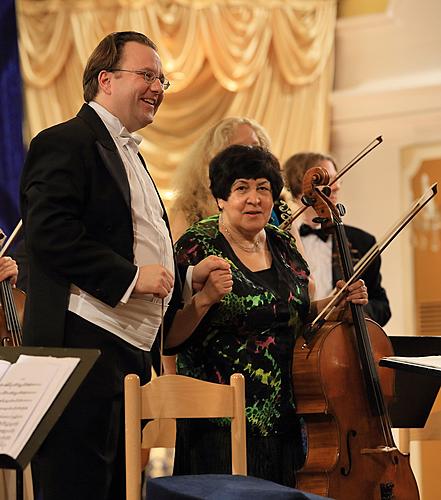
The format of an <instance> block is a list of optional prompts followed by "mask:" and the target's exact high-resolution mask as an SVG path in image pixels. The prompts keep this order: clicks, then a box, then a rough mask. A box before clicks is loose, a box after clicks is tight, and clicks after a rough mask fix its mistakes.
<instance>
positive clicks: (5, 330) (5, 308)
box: [0, 221, 25, 347]
mask: <svg viewBox="0 0 441 500" xmlns="http://www.w3.org/2000/svg"><path fill="white" fill-rule="evenodd" d="M20 228H21V221H20V222H19V224H18V225H17V227H16V228H15V230H14V232H13V233H12V234H11V236H10V237H9V239H8V241H7V242H6V243H5V245H4V246H3V248H2V249H1V251H0V257H3V255H4V254H5V252H6V250H7V249H8V248H9V246H10V244H11V243H12V241H13V239H14V237H15V236H16V234H17V233H18V231H19V230H20ZM0 232H2V231H1V229H0ZM24 305H25V294H24V292H22V291H21V290H19V289H18V288H15V287H12V285H11V281H10V280H9V278H7V279H5V280H3V281H0V345H1V346H2V347H18V346H20V345H21V344H22V339H23V334H22V328H21V325H22V323H23V312H24Z"/></svg>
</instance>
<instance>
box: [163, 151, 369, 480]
mask: <svg viewBox="0 0 441 500" xmlns="http://www.w3.org/2000/svg"><path fill="white" fill-rule="evenodd" d="M209 175H210V188H211V192H212V194H213V197H214V199H215V200H216V205H217V206H218V208H219V211H220V214H216V215H213V216H211V217H208V218H206V219H203V220H201V221H199V222H197V223H195V224H194V225H193V226H191V227H190V228H189V229H188V230H187V231H186V232H185V233H184V235H183V236H182V237H181V238H180V239H179V240H178V241H177V243H176V254H177V259H178V263H179V264H181V265H195V264H197V263H198V262H201V261H202V260H203V259H205V258H206V256H207V255H216V256H218V257H219V258H223V259H225V260H226V261H228V263H229V264H230V272H227V270H218V271H213V272H212V273H211V274H210V276H209V278H208V280H207V282H206V283H205V285H204V287H203V288H202V289H201V290H200V291H199V292H198V293H196V294H195V295H194V296H193V301H192V303H191V304H188V305H187V306H185V307H184V308H183V309H181V310H180V311H179V312H178V313H177V314H176V316H175V318H174V321H173V323H172V325H171V328H170V331H169V332H168V335H167V339H166V348H168V349H169V352H170V353H176V352H177V353H178V361H177V367H178V373H179V374H182V375H187V376H190V377H195V378H199V379H202V380H207V381H210V382H215V383H221V384H228V383H229V382H228V381H229V378H230V376H231V375H232V374H233V373H235V372H238V373H242V374H243V375H244V376H245V388H246V389H245V398H246V416H247V460H248V473H249V474H250V475H252V476H256V477H261V478H264V479H269V480H272V481H275V482H278V483H281V484H285V485H288V486H294V485H295V471H296V469H298V468H299V467H300V466H301V464H302V463H303V458H304V454H303V453H304V452H303V444H302V440H301V435H300V424H299V420H298V417H297V415H296V410H295V387H294V389H293V387H292V376H291V375H292V371H291V370H292V361H293V359H292V358H293V352H294V344H295V341H296V338H297V337H298V336H299V335H301V334H302V332H303V331H304V328H305V327H306V325H307V323H308V321H309V319H310V318H314V317H315V315H316V313H317V312H318V311H319V310H321V308H322V307H323V305H324V304H325V303H326V302H327V300H323V301H321V302H320V303H317V302H314V303H313V304H310V298H309V290H308V281H309V278H308V276H309V270H308V266H307V264H306V262H305V260H304V259H303V258H302V256H301V254H300V253H299V252H298V250H297V247H296V242H295V240H294V238H293V237H292V236H291V235H290V234H289V233H288V232H286V231H282V230H280V229H279V228H277V227H276V226H274V225H272V224H268V221H269V219H270V216H271V212H272V209H273V203H274V200H275V199H278V197H279V195H280V192H281V190H282V187H283V179H282V176H281V172H280V165H279V162H278V160H277V159H276V158H275V156H274V155H272V154H271V153H270V152H269V151H267V150H265V149H263V148H260V147H248V146H242V145H233V146H230V147H228V148H226V149H225V150H223V151H221V152H220V153H219V154H218V155H216V156H215V157H214V158H213V159H212V160H211V162H210V168H209ZM342 285H343V282H341V281H340V282H339V286H342ZM348 301H352V302H354V303H358V304H366V303H367V292H366V287H365V286H364V284H363V282H362V281H361V280H359V281H357V282H355V283H354V284H353V285H351V286H350V287H349V292H348V294H347V296H346V298H345V304H346V303H347V302H348ZM345 304H341V305H340V307H342V308H344V307H345ZM294 362H295V360H294ZM293 390H294V392H293ZM228 426H229V421H228V419H218V420H210V421H206V420H202V421H198V420H196V421H194V420H193V419H191V420H188V421H186V420H184V421H179V423H178V432H177V440H176V453H175V469H174V473H175V474H213V473H229V472H230V471H231V448H230V433H229V429H228ZM189 449H190V450H191V453H189V451H188V450H189Z"/></svg>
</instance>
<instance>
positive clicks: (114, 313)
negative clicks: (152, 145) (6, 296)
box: [68, 102, 174, 350]
mask: <svg viewBox="0 0 441 500" xmlns="http://www.w3.org/2000/svg"><path fill="white" fill-rule="evenodd" d="M89 106H91V107H92V108H93V109H94V110H95V111H96V112H97V114H98V115H99V117H100V118H101V120H102V121H103V122H104V125H105V126H106V128H107V130H108V131H109V133H110V135H111V136H112V139H113V140H114V141H115V144H116V147H117V149H118V152H119V154H120V156H121V159H122V161H123V164H124V167H125V169H126V174H127V178H128V181H129V186H130V196H131V210H132V221H133V236H134V243H133V252H134V264H135V265H137V266H138V267H139V266H144V265H149V264H160V265H162V266H164V267H165V268H167V269H169V270H170V271H171V272H172V273H174V260H173V248H172V242H171V240H170V235H169V232H168V229H167V226H166V224H165V221H164V219H163V215H164V212H163V209H162V206H161V203H160V200H159V197H158V194H157V192H156V189H155V187H154V184H153V181H152V179H151V178H150V176H149V174H148V173H147V171H146V169H145V168H144V165H143V164H142V162H141V160H140V158H139V156H138V144H139V143H140V142H141V138H140V136H137V135H136V134H130V133H129V132H128V131H127V130H126V129H125V127H124V126H123V125H122V123H121V122H120V120H119V119H118V118H117V117H116V116H114V115H112V114H111V113H110V112H109V111H107V110H106V109H105V108H104V107H103V106H101V105H99V104H98V103H96V102H90V103H89ZM138 272H139V271H138ZM137 277H138V273H137V274H136V276H135V278H134V280H133V282H132V283H131V285H130V287H129V288H128V290H127V291H126V293H125V294H124V296H123V297H122V298H121V301H120V303H119V304H117V306H116V307H110V306H109V305H107V304H105V303H104V302H101V301H100V300H98V299H96V298H95V297H93V296H92V295H90V294H88V293H87V292H85V291H84V290H81V289H79V288H78V287H76V286H74V285H71V288H70V299H69V306H68V309H69V311H71V312H73V313H75V314H78V315H79V316H81V317H82V318H84V319H86V320H87V321H90V322H91V323H94V324H95V325H98V326H99V327H101V328H104V329H105V330H107V331H109V332H111V333H113V334H115V335H117V336H118V337H120V338H122V339H123V340H125V341H127V342H129V343H130V344H132V345H134V346H136V347H138V348H140V349H143V350H150V348H151V346H152V344H153V341H154V340H155V336H156V333H157V331H158V328H159V326H160V325H161V322H162V306H161V299H160V298H157V297H154V296H153V295H152V294H134V293H132V290H133V288H134V286H135V283H136V280H137ZM170 298H171V292H170V294H169V295H168V296H167V297H166V298H165V299H164V312H165V309H166V308H167V305H168V303H169V301H170Z"/></svg>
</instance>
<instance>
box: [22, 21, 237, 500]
mask: <svg viewBox="0 0 441 500" xmlns="http://www.w3.org/2000/svg"><path fill="white" fill-rule="evenodd" d="M168 87H169V82H168V80H167V78H166V77H165V76H164V73H163V70H162V63H161V59H160V57H159V54H158V50H157V48H156V45H155V44H154V43H153V42H152V41H151V40H150V39H149V38H148V37H146V36H145V35H143V34H142V33H137V32H133V31H124V32H117V33H112V34H110V35H108V36H106V37H105V38H104V39H103V40H102V41H101V42H100V43H99V44H98V46H97V47H96V48H95V49H94V51H93V52H92V54H91V56H90V57H89V60H88V62H87V64H86V67H85V70H84V74H83V94H84V100H85V104H84V105H83V106H82V108H81V110H80V111H79V113H78V115H77V116H76V117H75V118H72V119H71V120H69V121H67V122H65V123H62V124H59V125H55V126H54V127H51V128H49V129H46V130H43V131H42V132H40V133H39V134H38V135H37V136H36V137H35V138H34V139H33V140H32V142H31V144H30V147H29V152H28V155H27V158H26V162H25V166H24V169H23V174H22V179H21V189H20V196H21V210H22V216H23V224H24V236H25V242H26V253H27V257H28V262H29V280H28V285H29V286H28V290H27V299H26V307H25V321H24V334H23V340H24V345H31V346H47V347H71V348H93V349H99V350H100V353H101V354H100V356H99V358H98V360H97V361H96V363H95V365H94V366H93V368H92V370H91V371H90V373H89V374H88V376H87V377H86V379H85V381H84V382H83V383H82V385H81V386H80V388H79V390H78V391H77V393H76V394H75V396H74V397H73V399H72V401H71V402H70V403H69V405H68V406H67V408H66V410H65V412H64V413H63V415H62V416H61V417H60V419H59V420H58V422H57V423H56V425H55V426H54V428H53V429H52V431H51V432H50V434H49V435H48V437H47V438H46V440H45V442H44V443H43V445H42V446H41V448H40V449H39V451H38V454H37V455H36V457H35V460H33V462H32V467H33V471H35V472H36V473H37V479H38V483H39V487H40V491H39V493H40V494H42V498H43V499H44V500H60V499H63V500H79V499H81V500H88V499H93V500H121V499H122V498H125V460H124V405H123V384H124V377H125V375H127V374H128V373H136V374H138V375H139V377H140V379H141V383H146V382H147V381H148V380H149V379H150V376H151V355H150V350H151V347H152V344H153V342H154V340H155V337H156V335H157V331H158V328H159V326H160V325H161V322H162V321H163V317H162V311H163V310H167V309H168V306H169V305H173V307H171V308H170V310H175V308H178V307H180V305H181V282H180V273H179V272H178V269H177V267H176V265H175V261H174V254H173V247H172V241H171V236H170V229H169V225H168V219H167V215H166V212H165V209H164V207H163V204H162V201H161V199H160V197H159V194H158V192H157V189H156V187H155V185H154V183H153V180H152V178H151V177H150V175H149V173H148V169H147V166H146V164H145V162H144V159H143V158H142V157H141V155H140V154H139V150H138V145H139V143H140V137H139V136H137V135H136V134H134V132H135V131H137V130H139V129H141V128H143V127H145V126H147V125H149V124H150V123H152V122H153V119H154V116H155V114H156V112H157V110H158V108H159V106H160V105H161V103H162V100H163V98H164V92H165V91H166V90H167V88H168ZM201 264H202V265H201V266H199V267H198V266H196V267H194V269H193V270H192V271H191V270H189V271H190V274H189V277H190V275H191V280H190V279H189V281H190V283H192V287H194V288H195V289H196V288H198V287H201V286H202V285H203V284H204V283H205V281H206V279H207V277H208V274H209V272H210V270H211V269H212V268H213V269H217V268H219V266H224V267H225V268H226V269H228V264H226V263H224V261H223V260H221V259H217V258H216V257H213V258H211V259H208V260H206V261H205V262H203V263H201Z"/></svg>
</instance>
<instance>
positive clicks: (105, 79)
mask: <svg viewBox="0 0 441 500" xmlns="http://www.w3.org/2000/svg"><path fill="white" fill-rule="evenodd" d="M112 78H113V73H111V72H110V71H106V70H105V69H103V70H102V71H100V72H99V74H98V88H99V89H100V90H101V91H102V92H104V93H105V94H107V95H109V94H111V90H112Z"/></svg>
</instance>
